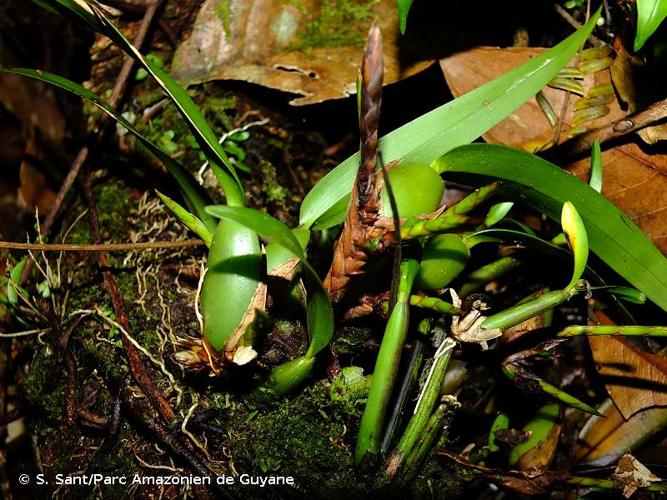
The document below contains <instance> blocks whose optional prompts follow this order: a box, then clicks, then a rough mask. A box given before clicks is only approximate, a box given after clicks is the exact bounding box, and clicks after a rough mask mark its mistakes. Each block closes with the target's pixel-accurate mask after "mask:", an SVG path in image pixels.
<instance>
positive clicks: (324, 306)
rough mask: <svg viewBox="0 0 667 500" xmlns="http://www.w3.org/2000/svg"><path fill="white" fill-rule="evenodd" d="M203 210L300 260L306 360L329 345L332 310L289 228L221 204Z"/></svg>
mask: <svg viewBox="0 0 667 500" xmlns="http://www.w3.org/2000/svg"><path fill="white" fill-rule="evenodd" d="M206 210H207V211H208V213H210V214H211V215H213V216H215V217H219V218H221V219H228V220H232V221H234V222H237V223H238V224H241V225H243V226H245V227H247V228H248V229H251V230H252V231H255V232H256V233H257V234H258V235H259V236H260V237H261V238H263V239H265V240H267V241H269V242H270V243H277V244H278V245H281V246H283V247H284V248H286V249H287V250H289V251H290V252H292V254H294V256H296V257H298V258H299V260H301V262H302V263H303V266H304V268H305V269H306V270H307V271H308V284H309V285H310V286H308V288H309V293H308V303H307V306H306V308H307V312H308V333H309V335H310V346H309V348H308V353H307V354H306V357H314V356H315V355H316V354H317V353H318V352H320V351H321V350H322V349H324V348H325V347H326V346H327V345H328V344H329V342H331V338H332V337H333V333H334V319H333V308H332V306H331V302H330V301H329V297H328V295H327V293H326V291H325V290H324V286H323V285H322V281H321V280H320V278H319V276H318V275H317V272H316V271H315V269H313V267H312V266H311V265H310V263H309V262H308V260H307V259H306V254H305V253H304V251H303V249H302V248H301V244H300V243H299V240H298V239H297V238H296V236H294V234H293V233H292V231H291V230H290V228H289V227H287V226H286V225H285V224H283V223H282V222H280V221H279V220H278V219H275V218H273V217H271V216H270V215H267V214H265V213H263V212H260V211H259V210H255V209H252V208H243V207H228V206H225V205H213V206H209V207H207V208H206Z"/></svg>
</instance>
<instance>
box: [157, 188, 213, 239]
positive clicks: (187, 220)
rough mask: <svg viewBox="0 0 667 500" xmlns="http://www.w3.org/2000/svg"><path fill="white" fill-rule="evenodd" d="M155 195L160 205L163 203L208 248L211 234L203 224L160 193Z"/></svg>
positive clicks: (211, 237)
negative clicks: (160, 202)
mask: <svg viewBox="0 0 667 500" xmlns="http://www.w3.org/2000/svg"><path fill="white" fill-rule="evenodd" d="M156 193H157V195H158V197H159V198H160V199H161V200H162V203H164V204H165V206H166V207H167V208H168V209H169V210H171V212H172V213H173V214H174V215H175V216H176V217H178V220H180V221H181V223H182V224H183V225H184V226H185V227H187V228H188V229H189V230H190V231H192V232H194V233H195V234H196V235H197V236H199V237H200V238H201V239H202V240H203V241H204V243H205V244H206V246H207V247H209V248H210V246H211V242H212V241H213V233H212V232H211V231H209V230H208V228H207V227H206V226H205V225H204V223H203V222H202V221H201V220H200V219H199V218H198V217H197V216H196V215H194V214H192V213H190V212H188V211H187V209H185V208H184V207H182V206H181V205H179V204H178V203H176V202H175V201H174V200H172V199H171V198H169V196H167V195H165V194H162V193H161V192H160V191H156Z"/></svg>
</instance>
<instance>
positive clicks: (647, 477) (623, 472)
mask: <svg viewBox="0 0 667 500" xmlns="http://www.w3.org/2000/svg"><path fill="white" fill-rule="evenodd" d="M611 478H612V479H613V480H614V483H616V486H617V487H618V488H619V489H622V490H623V496H624V497H625V498H630V497H631V496H632V495H634V493H635V491H637V490H638V489H639V488H646V487H647V486H650V485H651V483H655V482H658V481H660V478H659V477H658V476H656V475H655V474H653V473H652V472H651V471H650V470H648V469H647V468H646V466H645V465H644V464H642V463H641V462H640V461H639V460H637V459H636V458H635V457H633V456H632V455H631V454H630V453H626V454H625V455H623V456H622V457H621V459H620V460H619V462H618V466H617V467H616V470H615V471H614V474H613V475H612V476H611Z"/></svg>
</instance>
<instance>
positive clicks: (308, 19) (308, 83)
mask: <svg viewBox="0 0 667 500" xmlns="http://www.w3.org/2000/svg"><path fill="white" fill-rule="evenodd" d="M395 3H396V2H395V1H394V0H378V2H377V4H376V5H374V6H373V7H372V9H371V10H370V11H369V12H367V14H363V12H362V11H361V10H359V9H364V8H366V7H363V3H361V4H359V3H355V2H352V3H351V4H350V5H353V6H354V5H356V7H347V8H354V9H356V10H355V12H356V13H357V14H355V15H351V18H350V19H348V20H346V21H344V26H341V27H338V29H337V30H336V29H334V30H333V31H334V32H337V31H340V30H341V29H344V30H345V32H346V33H347V38H336V37H337V36H338V35H336V34H334V35H332V34H331V33H329V35H328V36H333V38H332V39H329V40H326V41H324V42H322V44H321V45H320V44H319V43H317V42H318V41H317V40H306V41H304V39H303V37H304V36H307V33H308V32H309V30H312V29H315V31H317V30H320V29H324V28H326V26H328V25H327V23H329V24H331V22H332V21H331V15H330V13H328V11H327V12H325V10H324V9H325V7H323V6H324V5H325V3H324V2H322V1H321V0H296V1H294V2H284V1H280V0H252V1H247V0H207V1H206V2H205V3H204V5H203V7H202V9H201V11H200V12H199V14H198V16H197V20H196V22H195V26H194V29H193V32H192V35H191V36H190V38H188V39H187V40H186V41H185V42H184V43H183V44H182V45H181V46H180V47H179V48H178V50H177V52H176V55H175V57H174V63H173V68H172V72H173V74H174V76H175V77H176V78H177V79H179V80H182V81H185V82H187V83H201V82H205V81H211V80H243V81H247V82H251V83H256V84H259V85H263V86H265V87H270V88H274V89H278V90H282V91H284V92H290V93H293V94H297V95H299V96H300V97H297V98H295V99H293V100H292V101H291V104H293V105H304V104H313V103H317V102H322V101H326V100H329V99H338V98H341V97H346V96H348V95H351V94H354V93H355V92H356V78H357V70H358V68H359V61H360V54H361V49H362V47H363V42H364V40H365V35H366V32H367V31H368V28H369V27H370V24H371V22H372V20H373V19H374V18H375V17H377V19H378V22H379V24H380V28H381V30H382V34H383V37H384V40H385V48H384V63H385V78H384V81H385V84H388V83H392V82H395V81H398V80H400V79H402V78H405V77H408V76H410V75H413V74H415V73H417V72H419V71H421V70H423V69H425V68H426V67H428V66H429V65H430V64H431V61H420V62H416V63H410V64H408V65H407V66H402V64H404V63H405V57H404V52H405V51H404V50H403V51H401V50H399V46H398V44H397V41H398V40H399V39H400V38H399V34H398V21H397V15H396V5H395ZM330 4H331V2H329V3H328V4H327V5H329V6H328V7H327V9H337V8H338V7H337V6H336V5H333V6H332V5H330ZM366 5H368V3H366ZM314 13H319V17H317V15H316V14H314ZM359 13H361V15H360V14H359ZM326 34H327V33H325V35H326ZM357 36H358V40H357ZM305 42H308V43H305Z"/></svg>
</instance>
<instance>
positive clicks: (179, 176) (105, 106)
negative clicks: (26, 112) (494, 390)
mask: <svg viewBox="0 0 667 500" xmlns="http://www.w3.org/2000/svg"><path fill="white" fill-rule="evenodd" d="M0 71H4V72H6V73H13V74H15V75H22V76H27V77H29V78H34V79H36V80H41V81H43V82H46V83H49V84H51V85H55V86H56V87H60V88H61V89H64V90H67V91H68V92H71V93H73V94H76V95H78V96H79V97H81V98H83V99H86V100H87V101H89V102H90V103H92V104H94V105H95V106H97V107H98V108H100V109H101V110H102V111H104V112H105V113H106V114H108V115H109V116H110V117H111V118H113V119H114V120H115V121H116V122H118V123H119V124H120V125H121V126H123V127H125V128H126V129H127V130H128V131H129V132H130V133H131V134H132V135H134V136H135V137H136V138H137V139H138V140H139V142H141V144H143V145H144V147H146V149H148V150H149V151H150V152H151V153H152V154H153V155H154V156H155V157H156V158H157V159H158V160H160V161H161V162H162V164H163V165H164V166H165V167H166V168H167V171H168V172H169V173H170V174H171V175H172V177H173V178H174V180H175V181H176V182H177V183H178V186H179V187H180V188H181V192H182V194H183V197H184V198H185V200H186V202H187V204H188V207H189V208H190V210H192V211H193V212H194V213H195V214H197V217H199V219H200V220H201V221H202V222H203V223H204V224H205V225H206V227H207V229H208V230H209V231H211V232H213V231H215V227H216V221H215V219H214V218H213V217H211V216H210V215H209V214H208V213H206V211H205V210H204V207H206V206H207V205H209V204H210V199H209V197H208V195H207V194H206V192H205V191H204V190H203V189H202V187H201V186H200V185H199V184H198V183H197V181H195V179H194V177H192V175H191V174H190V172H188V171H187V170H186V169H185V167H183V165H181V164H180V163H179V162H177V161H176V160H174V159H173V158H172V157H171V156H169V155H168V154H167V153H165V152H164V151H162V150H161V149H160V148H159V147H158V146H157V145H156V144H155V143H153V142H151V141H150V140H148V139H147V138H146V137H144V136H143V135H142V134H141V133H140V132H139V131H138V130H137V129H135V128H134V127H133V126H132V124H131V123H130V122H128V121H127V120H126V119H125V118H123V116H122V115H120V114H119V113H117V112H116V110H115V109H114V108H113V106H111V104H109V103H108V102H106V101H105V100H104V99H102V98H101V97H99V96H98V95H97V94H94V93H93V92H91V91H90V90H88V89H86V88H85V87H83V86H81V85H79V84H78V83H76V82H73V81H71V80H68V79H67V78H63V77H62V76H58V75H54V74H53V73H48V72H46V71H37V70H34V69H25V68H14V69H6V70H5V69H3V70H0Z"/></svg>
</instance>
